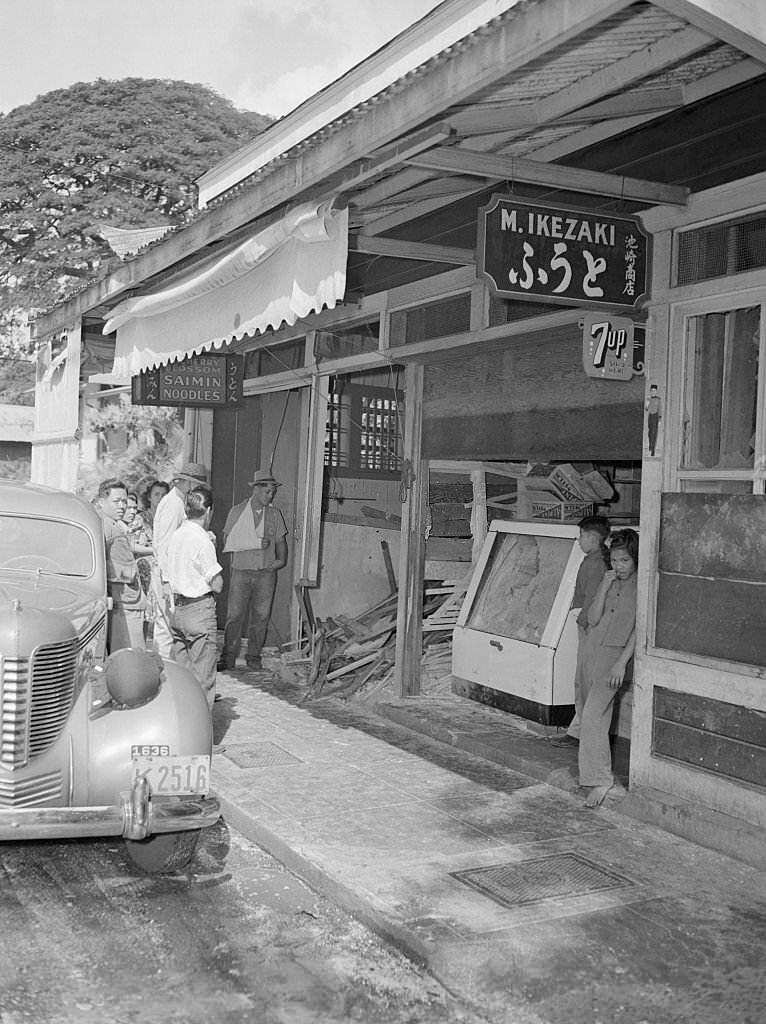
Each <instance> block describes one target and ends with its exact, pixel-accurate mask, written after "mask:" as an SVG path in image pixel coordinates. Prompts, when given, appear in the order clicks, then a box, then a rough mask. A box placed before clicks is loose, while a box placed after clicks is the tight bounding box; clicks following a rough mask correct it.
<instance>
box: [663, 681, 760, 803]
mask: <svg viewBox="0 0 766 1024" xmlns="http://www.w3.org/2000/svg"><path fill="white" fill-rule="evenodd" d="M688 696H689V695H687V694H685V695H684V697H688ZM719 703H721V702H719V701H708V704H709V705H710V707H709V715H710V716H711V718H713V719H715V717H716V712H717V709H716V708H715V705H716V704H719ZM743 710H744V709H743ZM709 724H713V725H714V724H715V723H714V722H709ZM652 753H654V754H659V755H661V756H663V757H669V758H671V759H672V760H674V761H680V762H682V763H683V764H688V765H692V766H694V767H695V768H703V769H704V770H705V771H709V772H713V773H714V774H716V775H723V776H726V777H727V778H731V779H737V780H738V781H740V782H748V783H751V784H753V785H756V786H760V787H762V788H763V787H764V786H766V749H765V748H764V747H763V746H762V745H761V746H756V745H754V744H751V743H743V742H741V741H740V740H737V739H732V738H731V737H728V736H721V735H718V734H717V733H715V732H711V731H708V730H707V729H701V728H698V727H696V726H694V725H692V724H686V723H681V722H676V721H667V720H666V719H664V718H661V717H659V716H658V700H657V697H655V717H654V722H653V728H652Z"/></svg>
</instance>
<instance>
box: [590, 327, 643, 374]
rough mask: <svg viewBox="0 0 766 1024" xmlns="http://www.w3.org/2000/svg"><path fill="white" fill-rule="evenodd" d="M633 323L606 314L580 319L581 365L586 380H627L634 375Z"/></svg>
mask: <svg viewBox="0 0 766 1024" xmlns="http://www.w3.org/2000/svg"><path fill="white" fill-rule="evenodd" d="M633 329H634V328H633V321H632V320H631V319H629V318H628V317H625V316H610V315H609V314H608V313H606V312H598V313H596V312H594V313H586V314H585V316H584V317H583V319H582V364H583V367H584V368H585V372H586V373H587V375H588V376H589V377H598V378H599V379H600V380H630V378H631V377H632V376H633V372H634V370H633Z"/></svg>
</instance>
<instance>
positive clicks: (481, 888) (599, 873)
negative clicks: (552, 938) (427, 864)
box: [450, 853, 634, 907]
mask: <svg viewBox="0 0 766 1024" xmlns="http://www.w3.org/2000/svg"><path fill="white" fill-rule="evenodd" d="M450 874H451V876H452V877H453V878H456V879H457V880H458V881H459V882H462V883H463V885H468V886H470V887H471V888H472V889H476V891H477V892H480V893H482V894H483V895H485V896H489V898H490V899H491V900H494V901H495V902H496V903H499V904H500V905H501V906H503V907H517V906H520V905H521V904H524V903H538V902H541V901H542V900H555V899H561V898H563V897H568V896H584V895H586V894H587V893H592V892H602V891H603V890H605V889H620V888H624V887H625V886H632V885H633V884H634V883H633V882H631V881H630V879H628V878H623V876H622V875H618V874H616V873H615V872H614V871H608V870H606V869H605V868H602V867H599V866H598V865H597V864H593V863H592V862H591V861H589V860H586V859H585V857H581V856H580V855H579V854H577V853H561V854H553V855H552V856H550V857H539V858H535V859H530V860H523V861H518V862H516V863H513V864H493V865H490V866H489V867H485V868H469V869H467V870H465V871H453V872H450Z"/></svg>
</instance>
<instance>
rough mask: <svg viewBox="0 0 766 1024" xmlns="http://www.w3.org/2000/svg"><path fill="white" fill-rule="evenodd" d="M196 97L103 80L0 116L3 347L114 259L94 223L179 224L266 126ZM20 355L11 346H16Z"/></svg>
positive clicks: (132, 81) (152, 83)
mask: <svg viewBox="0 0 766 1024" xmlns="http://www.w3.org/2000/svg"><path fill="white" fill-rule="evenodd" d="M269 121H270V119H269V118H267V117H265V116H264V115H262V114H256V113H251V112H247V111H240V110H237V109H236V108H235V107H234V106H233V105H232V104H231V103H230V102H229V101H228V100H226V99H225V98H224V97H222V96H220V95H218V94H217V93H216V92H214V91H213V90H211V89H209V88H207V87H206V86H202V85H193V84H190V83H188V82H179V81H163V80H159V79H140V78H126V79H122V80H119V81H107V80H104V79H99V80H98V81H96V82H91V83H86V82H79V83H77V84H76V85H73V86H71V87H70V88H68V89H58V90H55V91H54V92H50V93H47V94H45V95H44V96H40V97H38V99H36V100H35V101H34V102H33V103H30V104H28V105H26V106H22V107H17V108H16V109H15V110H12V111H10V113H8V114H6V115H2V116H0V337H4V338H5V339H6V346H5V347H6V351H7V350H8V347H9V346H8V341H7V339H8V338H10V337H11V336H12V333H13V331H12V328H13V326H14V323H15V325H16V326H18V323H19V320H20V319H21V316H22V311H36V310H37V311H39V310H43V309H47V308H50V306H52V305H54V304H55V303H56V302H58V301H60V300H61V299H62V298H63V297H65V296H66V295H67V294H69V293H71V292H73V291H76V290H78V288H80V287H84V285H85V284H86V283H87V282H88V281H89V280H91V279H93V278H94V277H96V276H97V274H98V273H99V271H100V270H101V269H103V267H104V264H105V262H106V261H109V260H111V259H113V258H114V256H113V253H112V252H111V250H110V249H109V247H108V245H107V244H106V242H105V241H104V240H103V238H101V236H100V234H99V223H106V224H109V225H111V226H114V227H123V228H138V227H152V226H156V225H159V224H170V225H174V226H175V225H180V224H183V223H184V222H185V221H186V220H188V218H189V217H190V215H191V214H192V212H193V210H194V208H195V193H194V185H193V182H194V179H195V178H196V177H198V176H199V175H200V174H202V173H203V172H204V171H206V170H208V169H209V168H210V167H211V166H213V165H214V164H215V163H217V162H218V161H219V160H221V159H223V158H224V157H226V156H228V155H229V154H230V153H232V152H233V151H234V150H236V149H238V148H239V147H240V146H242V145H244V144H245V143H246V142H247V141H249V140H250V139H252V138H253V136H254V135H256V134H257V133H258V132H259V131H261V130H262V129H263V128H264V127H266V126H267V125H268V124H269ZM13 344H18V342H17V341H16V340H14V342H13V343H12V344H11V346H10V347H11V348H12V347H13Z"/></svg>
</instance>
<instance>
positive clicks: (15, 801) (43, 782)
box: [0, 771, 63, 807]
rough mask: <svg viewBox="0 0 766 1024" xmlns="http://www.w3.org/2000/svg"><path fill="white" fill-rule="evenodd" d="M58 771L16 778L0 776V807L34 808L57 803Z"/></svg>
mask: <svg viewBox="0 0 766 1024" xmlns="http://www.w3.org/2000/svg"><path fill="white" fill-rule="evenodd" d="M62 792H63V789H62V774H61V772H60V771H55V772H46V773H45V774H44V775H33V776H32V777H31V778H27V777H24V778H16V777H15V776H13V775H0V807H34V806H35V805H36V804H49V803H55V802H58V801H59V800H60V799H61V796H62Z"/></svg>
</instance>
